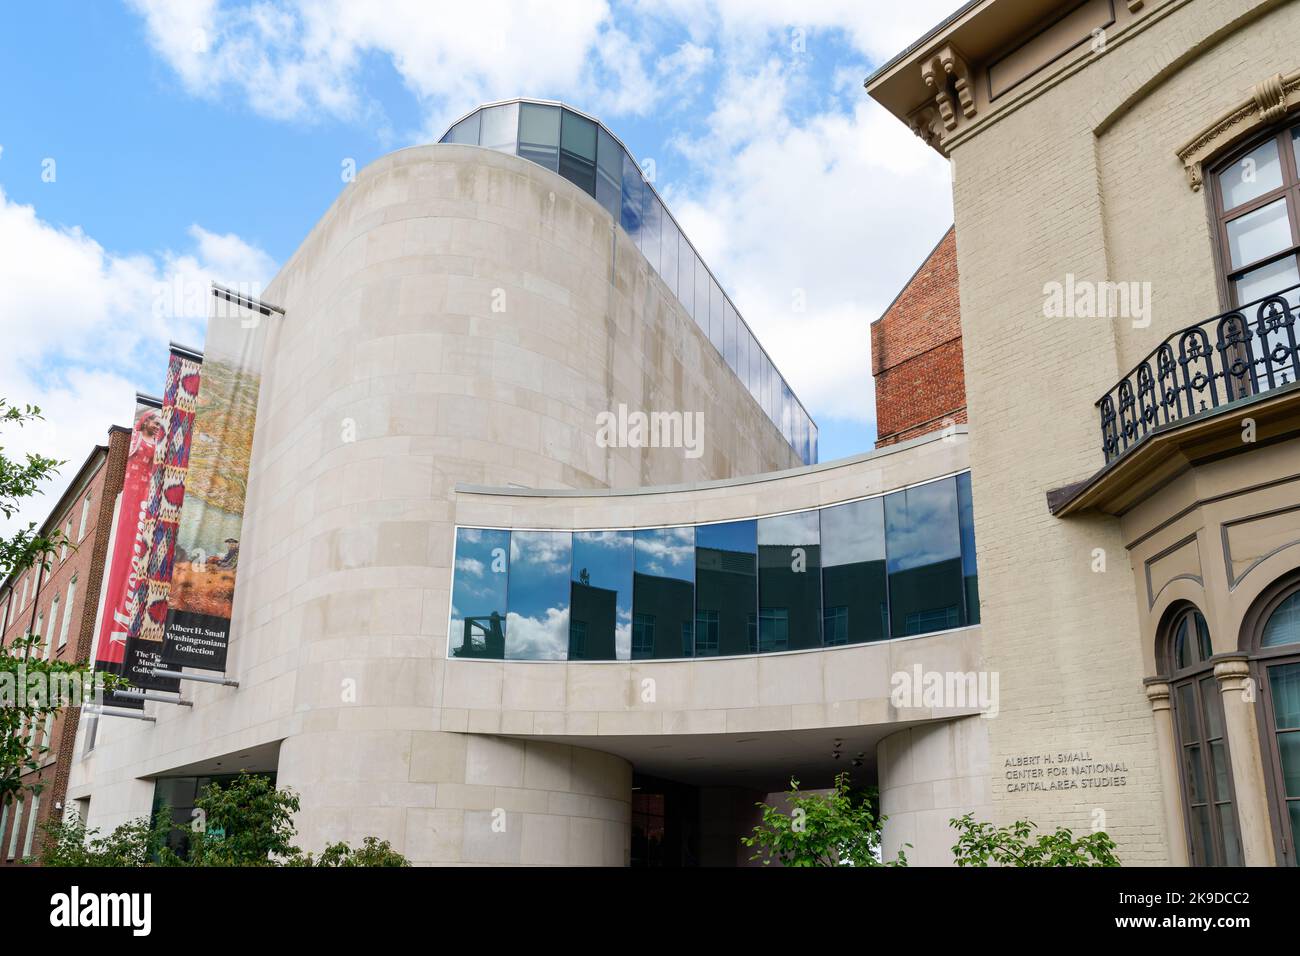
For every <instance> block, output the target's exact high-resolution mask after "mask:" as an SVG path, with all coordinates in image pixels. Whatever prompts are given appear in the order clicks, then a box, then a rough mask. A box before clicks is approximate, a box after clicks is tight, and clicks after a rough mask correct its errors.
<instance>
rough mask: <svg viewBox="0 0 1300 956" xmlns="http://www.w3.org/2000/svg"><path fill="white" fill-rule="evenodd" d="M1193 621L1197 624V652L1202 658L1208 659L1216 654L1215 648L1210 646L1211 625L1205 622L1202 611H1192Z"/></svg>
mask: <svg viewBox="0 0 1300 956" xmlns="http://www.w3.org/2000/svg"><path fill="white" fill-rule="evenodd" d="M1192 621H1193V623H1194V624H1195V626H1196V650H1197V653H1198V654H1199V655H1200V659H1201V660H1203V661H1208V660H1209V659H1210V658H1211V657H1212V656H1213V655H1214V650H1213V649H1212V648H1211V647H1210V626H1209V625H1208V624H1206V623H1205V618H1204V617H1202V616H1201V612H1200V611H1195V612H1193V613H1192Z"/></svg>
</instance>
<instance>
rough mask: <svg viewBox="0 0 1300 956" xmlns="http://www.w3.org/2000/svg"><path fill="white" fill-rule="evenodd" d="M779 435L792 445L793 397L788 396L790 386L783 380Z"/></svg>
mask: <svg viewBox="0 0 1300 956" xmlns="http://www.w3.org/2000/svg"><path fill="white" fill-rule="evenodd" d="M780 425H781V434H782V435H784V436H785V440H786V441H788V442H789V443H790V444H791V445H793V444H794V396H793V395H791V394H790V386H788V385H786V383H785V379H781V422H780Z"/></svg>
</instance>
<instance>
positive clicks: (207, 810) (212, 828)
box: [165, 773, 300, 866]
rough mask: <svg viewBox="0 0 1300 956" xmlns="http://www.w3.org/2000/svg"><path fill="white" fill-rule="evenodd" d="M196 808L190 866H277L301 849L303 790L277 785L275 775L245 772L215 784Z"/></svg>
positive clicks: (170, 860)
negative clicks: (297, 830) (297, 817)
mask: <svg viewBox="0 0 1300 956" xmlns="http://www.w3.org/2000/svg"><path fill="white" fill-rule="evenodd" d="M194 807H195V809H196V810H197V811H198V812H197V814H196V818H195V821H196V826H195V828H194V832H193V833H191V834H190V848H189V853H188V856H187V859H186V862H187V865H189V866H276V865H279V864H281V863H286V862H289V861H291V860H293V859H294V858H295V857H297V856H298V854H299V852H300V851H299V850H298V848H297V847H295V846H294V845H293V838H294V825H293V815H294V814H295V813H297V812H298V810H299V807H300V801H299V799H298V794H296V793H294V791H292V790H289V789H285V790H279V789H276V786H275V784H274V783H272V782H271V778H270V777H265V776H261V775H260V774H250V773H242V774H240V775H239V777H238V779H236V780H232V781H231V782H230V783H228V784H226V785H225V786H222V785H221V784H219V783H216V782H213V783H210V784H208V785H207V786H206V787H204V788H203V792H202V793H200V794H199V796H198V799H196V800H195V801H194ZM167 854H170V851H167ZM165 855H166V854H165ZM170 856H174V854H170ZM166 862H168V863H175V862H179V861H178V860H173V859H170V858H169V859H167V860H166Z"/></svg>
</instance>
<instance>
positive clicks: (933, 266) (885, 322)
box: [871, 228, 966, 448]
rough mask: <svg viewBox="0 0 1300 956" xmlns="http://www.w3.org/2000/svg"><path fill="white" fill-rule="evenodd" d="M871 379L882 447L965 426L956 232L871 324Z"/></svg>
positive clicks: (878, 441) (950, 233)
mask: <svg viewBox="0 0 1300 956" xmlns="http://www.w3.org/2000/svg"><path fill="white" fill-rule="evenodd" d="M871 374H872V375H873V376H875V380H876V431H877V438H876V447H877V448H883V447H884V446H886V445H894V444H897V443H898V442H900V441H907V440H908V439H911V438H919V437H920V436H922V435H927V434H929V433H930V432H936V431H941V430H942V429H944V428H948V427H949V426H952V425H964V424H966V380H965V376H964V374H963V372H962V354H961V300H960V298H959V296H958V292H957V231H956V229H955V228H949V229H948V231H947V232H946V233H944V235H943V238H942V239H940V240H939V243H938V245H936V246H935V247H934V249H933V250H932V251H931V252H930V254H929V255H928V256H926V258H925V261H924V262H922V263H921V265H920V267H919V268H918V269H917V270H916V272H915V273H914V274H913V275H912V278H910V279H908V280H907V284H906V285H905V286H903V289H902V291H901V292H899V293H898V295H897V296H896V297H895V298H894V301H893V302H891V303H890V304H889V308H888V309H886V310H885V312H884V314H883V315H882V316H881V317H880V318H878V319H877V320H876V321H875V322H873V323H871Z"/></svg>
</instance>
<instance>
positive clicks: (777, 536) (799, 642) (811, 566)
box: [758, 511, 822, 653]
mask: <svg viewBox="0 0 1300 956" xmlns="http://www.w3.org/2000/svg"><path fill="white" fill-rule="evenodd" d="M819 524H820V522H819V515H818V513H817V512H816V511H803V512H799V513H798V514H792V515H780V516H778V517H775V518H760V519H758V596H759V623H758V626H759V634H758V649H759V651H760V652H761V653H767V652H769V651H784V650H797V649H799V648H804V647H820V646H821V642H822V641H821V531H820V527H819Z"/></svg>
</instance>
